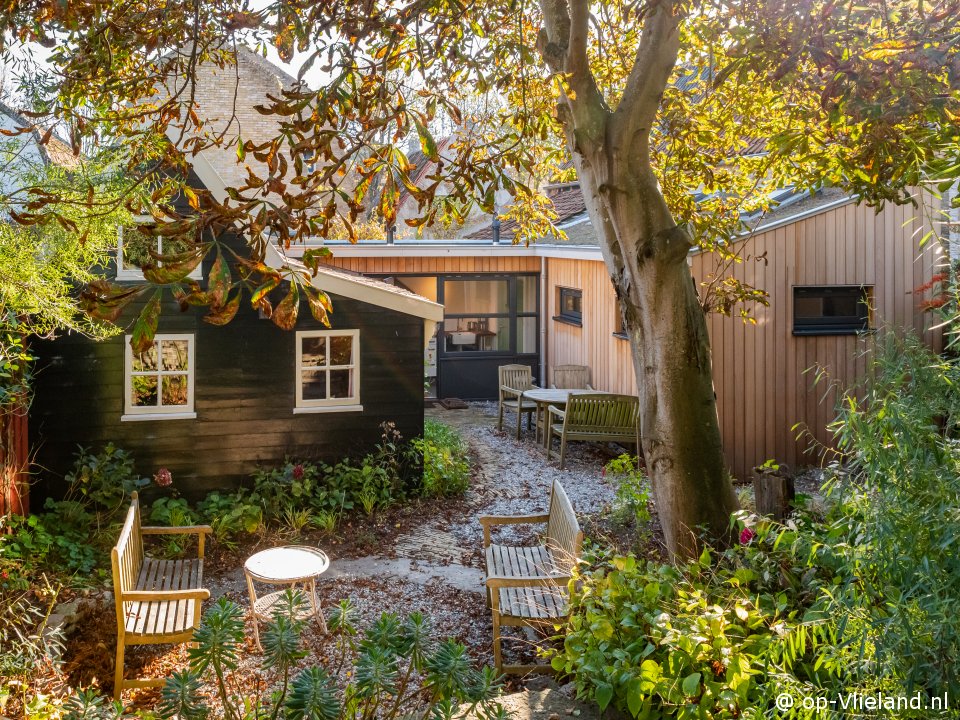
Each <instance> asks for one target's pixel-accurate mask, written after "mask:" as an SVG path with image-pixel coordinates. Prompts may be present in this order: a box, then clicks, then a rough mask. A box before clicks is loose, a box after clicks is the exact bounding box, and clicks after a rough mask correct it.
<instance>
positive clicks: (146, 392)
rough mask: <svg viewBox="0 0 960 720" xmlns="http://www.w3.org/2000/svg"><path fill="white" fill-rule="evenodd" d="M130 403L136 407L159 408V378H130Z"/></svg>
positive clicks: (152, 376)
mask: <svg viewBox="0 0 960 720" xmlns="http://www.w3.org/2000/svg"><path fill="white" fill-rule="evenodd" d="M130 403H131V404H132V405H133V406H134V407H156V406H157V378H156V376H155V375H133V376H132V377H131V378H130Z"/></svg>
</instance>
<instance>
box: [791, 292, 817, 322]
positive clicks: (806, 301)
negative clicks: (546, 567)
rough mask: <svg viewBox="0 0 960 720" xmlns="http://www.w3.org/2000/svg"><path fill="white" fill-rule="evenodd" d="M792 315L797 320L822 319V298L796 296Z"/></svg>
mask: <svg viewBox="0 0 960 720" xmlns="http://www.w3.org/2000/svg"><path fill="white" fill-rule="evenodd" d="M793 314H794V315H795V316H796V317H798V318H813V317H823V298H818V297H800V296H798V297H797V298H796V299H795V300H794V302H793Z"/></svg>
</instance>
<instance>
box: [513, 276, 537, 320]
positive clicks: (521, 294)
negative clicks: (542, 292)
mask: <svg viewBox="0 0 960 720" xmlns="http://www.w3.org/2000/svg"><path fill="white" fill-rule="evenodd" d="M536 311H537V278H536V277H534V276H532V275H528V276H524V275H521V276H520V277H518V278H517V312H521V313H528V312H529V313H532V312H536Z"/></svg>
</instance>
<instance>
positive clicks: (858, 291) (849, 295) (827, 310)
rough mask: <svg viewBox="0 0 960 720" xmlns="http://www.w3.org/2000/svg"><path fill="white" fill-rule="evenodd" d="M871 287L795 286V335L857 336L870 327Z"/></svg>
mask: <svg viewBox="0 0 960 720" xmlns="http://www.w3.org/2000/svg"><path fill="white" fill-rule="evenodd" d="M869 298H870V288H868V287H864V286H861V285H826V286H819V287H795V288H794V289H793V334H794V335H853V334H855V333H858V332H863V331H864V330H867V329H869V327H870V306H869Z"/></svg>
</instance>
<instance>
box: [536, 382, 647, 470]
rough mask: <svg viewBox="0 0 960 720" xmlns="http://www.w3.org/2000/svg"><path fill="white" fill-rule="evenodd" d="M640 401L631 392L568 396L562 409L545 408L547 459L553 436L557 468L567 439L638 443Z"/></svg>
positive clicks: (561, 467) (637, 444) (564, 453)
mask: <svg viewBox="0 0 960 720" xmlns="http://www.w3.org/2000/svg"><path fill="white" fill-rule="evenodd" d="M639 423H640V401H639V400H638V399H637V398H635V397H633V396H632V395H600V394H597V395H571V396H570V400H569V401H568V402H567V408H566V410H561V409H559V408H557V407H555V406H553V405H551V406H550V407H548V408H547V419H546V425H547V426H546V427H545V428H544V430H545V432H546V435H547V439H546V445H547V459H548V460H549V459H550V450H551V445H552V443H553V437H554V435H556V436H557V437H559V438H560V469H561V470H562V469H563V466H564V462H565V461H566V456H567V441H568V440H586V441H588V442H618V443H625V444H629V445H636V446H637V448H638V449H639V446H640V429H639V428H640V424H639Z"/></svg>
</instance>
